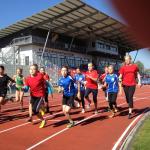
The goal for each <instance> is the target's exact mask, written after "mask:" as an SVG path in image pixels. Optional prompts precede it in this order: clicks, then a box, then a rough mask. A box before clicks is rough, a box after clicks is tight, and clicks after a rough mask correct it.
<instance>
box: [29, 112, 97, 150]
mask: <svg viewBox="0 0 150 150" xmlns="http://www.w3.org/2000/svg"><path fill="white" fill-rule="evenodd" d="M96 115H97V114H94V115H91V116H89V117H87V118H85V119H82V120H80V121H78V122H77V123H76V125H78V124H80V123H82V122H84V121H86V120H88V119H91V118H93V117H94V116H96ZM67 130H69V128H64V129H62V130H60V131H59V132H56V133H54V134H52V135H50V136H49V137H47V138H45V139H44V140H42V141H40V142H38V143H36V144H35V145H33V146H31V147H29V148H27V149H26V150H31V149H34V148H35V147H37V146H39V145H40V144H42V143H44V142H46V141H48V140H50V139H52V138H53V137H55V136H57V135H59V134H61V133H63V132H65V131H67Z"/></svg>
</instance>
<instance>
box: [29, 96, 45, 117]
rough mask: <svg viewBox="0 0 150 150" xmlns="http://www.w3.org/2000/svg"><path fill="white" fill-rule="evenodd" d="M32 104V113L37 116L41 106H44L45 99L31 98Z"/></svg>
mask: <svg viewBox="0 0 150 150" xmlns="http://www.w3.org/2000/svg"><path fill="white" fill-rule="evenodd" d="M30 103H31V105H32V111H33V113H34V114H35V115H36V114H38V113H39V110H40V108H41V106H43V105H44V98H43V97H34V96H31V99H30Z"/></svg>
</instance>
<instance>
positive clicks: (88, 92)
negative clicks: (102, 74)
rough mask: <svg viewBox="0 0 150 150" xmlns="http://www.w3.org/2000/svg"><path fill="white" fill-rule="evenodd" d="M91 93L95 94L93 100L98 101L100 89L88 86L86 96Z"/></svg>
mask: <svg viewBox="0 0 150 150" xmlns="http://www.w3.org/2000/svg"><path fill="white" fill-rule="evenodd" d="M90 93H92V94H93V101H94V103H97V94H98V89H90V88H86V90H85V98H88V96H89V94H90Z"/></svg>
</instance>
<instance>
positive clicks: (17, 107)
mask: <svg viewBox="0 0 150 150" xmlns="http://www.w3.org/2000/svg"><path fill="white" fill-rule="evenodd" d="M146 93H148V94H149V92H143V93H141V94H142V95H143V94H146ZM141 94H135V96H138V95H141ZM104 98H105V97H104V96H102V97H101V99H104ZM118 98H121V99H125V97H123V96H118ZM135 98H136V97H135ZM58 101H60V100H55V101H53V102H58ZM15 104H17V103H15ZM58 105H59V104H56V105H50V107H54V106H58ZM6 106H9V105H8V104H7V105H6ZM27 106H28V105H24V107H27ZM15 108H18V109H19V108H20V107H19V106H15V107H10V108H5V109H2V111H7V110H11V109H15Z"/></svg>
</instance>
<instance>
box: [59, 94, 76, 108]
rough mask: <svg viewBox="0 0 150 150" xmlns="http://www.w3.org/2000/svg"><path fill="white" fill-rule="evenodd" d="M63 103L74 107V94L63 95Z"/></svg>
mask: <svg viewBox="0 0 150 150" xmlns="http://www.w3.org/2000/svg"><path fill="white" fill-rule="evenodd" d="M62 105H67V106H70V107H73V105H74V96H65V95H63V100H62Z"/></svg>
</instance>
